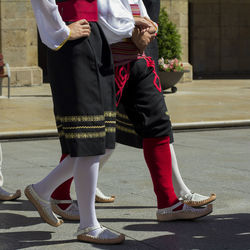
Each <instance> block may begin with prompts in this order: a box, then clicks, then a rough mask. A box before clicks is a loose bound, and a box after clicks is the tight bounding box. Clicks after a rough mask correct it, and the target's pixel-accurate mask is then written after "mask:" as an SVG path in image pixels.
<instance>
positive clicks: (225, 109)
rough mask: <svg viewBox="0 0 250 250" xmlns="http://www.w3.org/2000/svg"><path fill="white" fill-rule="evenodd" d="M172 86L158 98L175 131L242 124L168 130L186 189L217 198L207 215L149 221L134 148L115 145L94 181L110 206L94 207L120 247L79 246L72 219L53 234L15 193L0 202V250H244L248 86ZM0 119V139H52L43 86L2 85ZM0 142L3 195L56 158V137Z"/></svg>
mask: <svg viewBox="0 0 250 250" xmlns="http://www.w3.org/2000/svg"><path fill="white" fill-rule="evenodd" d="M177 87H178V91H177V93H175V94H171V93H170V94H166V101H167V105H168V109H169V111H170V114H171V117H172V122H173V124H174V128H175V129H178V128H187V127H189V128H190V127H196V128H197V127H204V126H205V127H206V126H208V127H211V126H216V127H224V126H243V125H244V126H245V128H244V129H239V128H238V129H226V130H222V129H220V130H212V131H197V130H195V132H190V131H186V132H180V133H176V134H175V150H176V154H177V157H178V161H179V165H180V168H181V172H182V175H183V177H184V179H185V181H186V184H188V186H189V187H190V188H191V190H193V191H195V192H199V193H202V194H204V195H205V194H209V193H211V192H215V193H216V194H217V200H216V202H215V204H214V212H213V213H212V214H211V215H210V216H207V217H205V218H203V219H200V220H197V221H190V222H181V221H179V222H168V223H158V222H157V221H156V217H155V212H156V207H155V205H156V202H155V196H154V193H153V189H152V183H151V180H150V177H149V173H148V170H147V168H146V166H145V162H144V160H143V155H142V151H141V150H138V149H134V148H129V147H126V146H122V145H118V147H117V149H116V151H115V153H114V154H113V156H112V158H111V159H110V161H109V162H108V164H107V165H106V167H105V170H104V171H103V172H102V173H101V174H100V178H99V187H101V188H102V190H103V191H104V192H105V193H107V194H114V195H116V196H117V199H116V201H115V203H114V204H109V205H105V204H97V205H96V208H97V214H98V218H99V220H100V222H101V223H102V224H103V225H105V226H107V227H109V228H111V229H113V230H116V231H119V232H122V233H124V234H125V235H126V242H125V243H124V244H123V245H119V246H98V245H92V244H85V243H79V242H77V241H76V240H75V238H74V237H73V236H72V235H73V233H75V231H76V229H77V226H78V223H77V222H65V224H64V225H62V226H61V227H59V228H53V227H51V226H49V225H47V224H45V223H43V221H42V220H41V219H40V217H39V216H38V214H37V212H36V211H35V210H34V208H33V207H32V205H31V204H30V203H29V202H28V201H27V199H26V198H25V196H24V195H23V196H22V197H21V199H19V200H17V201H14V202H0V250H12V249H13V250H15V249H32V250H33V249H34V250H37V249H51V250H52V249H60V250H64V249H65V250H68V249H84V250H85V249H86V250H91V249H108V250H110V249H111V250H112V249H124V250H131V249H138V250H151V249H152V250H153V249H162V250H191V249H199V250H223V249H227V250H249V249H250V201H249V196H250V191H249V190H250V170H249V162H250V154H249V152H250V126H249V120H250V118H249V117H250V109H249V100H250V80H206V81H204V80H202V81H194V82H193V83H186V84H178V85H177ZM4 91H6V89H4ZM5 93H6V92H4V94H5ZM0 117H1V119H0V131H1V132H0V139H3V138H9V137H11V135H12V136H13V135H14V136H17V137H19V136H32V135H33V136H37V135H40V136H44V135H48V134H50V135H53V134H54V135H55V134H56V130H55V122H54V117H53V112H52V101H51V96H50V90H49V86H48V85H47V84H45V85H43V86H37V87H22V88H12V89H11V98H10V99H7V98H4V97H0ZM247 126H248V128H247ZM1 143H2V148H3V156H4V166H3V174H4V176H5V188H6V189H8V190H12V191H14V190H15V189H17V188H21V189H22V191H23V189H24V188H25V186H26V185H27V184H30V183H31V182H36V181H38V180H40V179H41V178H42V177H43V176H45V175H46V174H47V173H48V172H49V171H51V170H52V169H53V168H54V166H55V165H57V163H58V160H59V157H60V149H59V143H58V140H57V139H43V140H42V139H40V140H37V139H31V140H26V141H22V140H16V141H13V140H12V141H8V140H3V141H2V142H1ZM72 194H73V196H74V187H72Z"/></svg>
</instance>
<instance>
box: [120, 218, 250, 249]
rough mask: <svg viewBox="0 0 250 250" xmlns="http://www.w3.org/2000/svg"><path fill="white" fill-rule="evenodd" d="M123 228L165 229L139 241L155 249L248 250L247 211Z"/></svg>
mask: <svg viewBox="0 0 250 250" xmlns="http://www.w3.org/2000/svg"><path fill="white" fill-rule="evenodd" d="M124 229H125V230H130V231H146V232H151V231H152V232H166V235H162V236H158V237H155V238H149V239H145V240H143V243H145V244H146V245H151V246H154V247H155V248H156V249H168V250H180V249H182V250H189V249H202V250H222V249H234V250H239V249H240V250H247V249H248V250H249V249H250V214H245V213H244V214H225V215H216V216H208V217H205V218H203V219H201V220H195V221H176V222H165V223H164V222H161V223H158V224H134V225H129V226H125V227H124Z"/></svg>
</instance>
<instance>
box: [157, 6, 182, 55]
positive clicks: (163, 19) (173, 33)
mask: <svg viewBox="0 0 250 250" xmlns="http://www.w3.org/2000/svg"><path fill="white" fill-rule="evenodd" d="M157 39H158V46H159V58H161V57H163V58H167V59H174V58H178V59H181V53H182V48H181V36H180V34H179V32H178V30H177V28H176V25H175V24H173V23H172V22H171V21H170V20H169V18H168V14H167V12H166V10H165V8H161V10H160V15H159V32H158V35H157Z"/></svg>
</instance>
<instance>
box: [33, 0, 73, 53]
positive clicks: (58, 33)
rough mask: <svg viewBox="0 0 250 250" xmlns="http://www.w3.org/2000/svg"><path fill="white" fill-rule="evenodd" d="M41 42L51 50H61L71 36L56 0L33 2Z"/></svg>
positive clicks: (36, 0)
mask: <svg viewBox="0 0 250 250" xmlns="http://www.w3.org/2000/svg"><path fill="white" fill-rule="evenodd" d="M31 3H32V8H33V10H34V14H35V17H36V22H37V26H38V30H39V34H40V37H41V40H42V41H43V43H44V44H46V45H47V46H48V47H49V48H51V49H54V50H56V49H58V48H60V47H61V46H62V45H63V44H64V42H66V41H67V39H68V38H69V36H70V29H69V28H68V27H67V25H66V24H65V23H64V21H63V20H62V18H61V16H60V14H59V11H58V7H57V5H56V3H55V0H31Z"/></svg>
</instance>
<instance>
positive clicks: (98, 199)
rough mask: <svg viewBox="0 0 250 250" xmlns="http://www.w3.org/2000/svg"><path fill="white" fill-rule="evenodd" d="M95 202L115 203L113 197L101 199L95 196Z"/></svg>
mask: <svg viewBox="0 0 250 250" xmlns="http://www.w3.org/2000/svg"><path fill="white" fill-rule="evenodd" d="M95 201H96V202H97V203H113V202H114V201H115V196H113V195H112V196H111V197H110V198H108V199H104V198H101V197H99V196H97V195H96V196H95Z"/></svg>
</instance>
